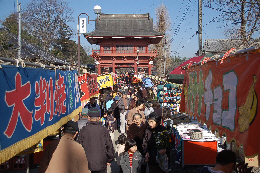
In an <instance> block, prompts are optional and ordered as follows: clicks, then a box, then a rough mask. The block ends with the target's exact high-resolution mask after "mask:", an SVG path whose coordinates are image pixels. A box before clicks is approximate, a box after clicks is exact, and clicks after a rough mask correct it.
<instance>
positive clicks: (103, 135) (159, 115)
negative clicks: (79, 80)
mask: <svg viewBox="0 0 260 173" xmlns="http://www.w3.org/2000/svg"><path fill="white" fill-rule="evenodd" d="M147 91H153V88H150V89H146V88H144V87H133V86H131V85H129V84H127V85H123V86H121V87H115V88H114V90H112V89H110V90H109V89H107V90H106V91H102V93H101V94H100V96H99V98H98V99H97V98H95V97H92V98H91V99H90V101H89V103H87V104H86V105H85V106H84V108H83V109H82V112H81V114H80V119H79V120H78V121H77V122H74V121H69V122H68V123H67V124H66V125H65V126H64V129H63V136H62V137H61V139H58V140H56V141H53V142H51V143H50V144H49V145H48V146H47V147H46V149H45V151H44V155H43V157H42V161H41V164H40V168H39V171H40V173H41V172H55V173H57V172H62V173H70V172H73V173H77V172H79V173H81V172H92V173H106V172H107V166H110V165H111V162H112V161H114V160H116V163H117V164H118V166H119V167H120V172H123V173H146V172H150V173H153V172H154V173H160V172H161V173H163V172H169V171H170V166H169V165H168V166H169V167H167V170H165V169H163V168H162V167H161V165H160V164H159V162H158V156H159V155H166V156H167V158H168V159H170V151H171V150H172V148H173V147H165V148H160V149H158V148H157V145H156V139H155V135H154V134H156V133H158V132H163V131H165V130H167V127H168V129H169V127H170V126H169V124H168V122H170V121H169V120H170V119H171V114H170V113H169V111H168V112H167V110H163V109H162V107H161V105H160V103H159V102H158V101H156V100H154V98H155V95H154V94H153V92H147ZM115 130H117V131H118V132H119V133H120V135H119V137H118V139H117V141H116V143H117V145H116V147H115V148H114V147H113V142H112V139H111V134H112V133H113V132H114V131H115ZM172 145H174V140H173V141H172ZM232 159H234V158H233V157H232ZM232 161H233V160H232ZM217 163H219V164H222V162H221V163H220V162H217ZM232 163H233V162H232ZM232 166H233V165H232ZM147 168H148V169H147ZM217 168H219V167H216V168H215V167H214V168H212V169H211V168H205V169H203V170H202V171H203V172H214V171H215V172H216V171H219V170H217ZM225 168H226V167H225ZM226 170H228V171H227V172H226V171H222V172H226V173H229V170H230V168H229V167H228V168H226Z"/></svg>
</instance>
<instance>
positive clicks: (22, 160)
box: [12, 155, 27, 170]
mask: <svg viewBox="0 0 260 173" xmlns="http://www.w3.org/2000/svg"><path fill="white" fill-rule="evenodd" d="M12 162H13V164H12V169H13V170H23V169H26V168H27V162H26V156H25V155H23V156H15V157H14V158H13V161H12Z"/></svg>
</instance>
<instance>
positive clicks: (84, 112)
mask: <svg viewBox="0 0 260 173" xmlns="http://www.w3.org/2000/svg"><path fill="white" fill-rule="evenodd" d="M81 115H82V117H81V118H80V119H79V120H78V121H77V122H78V127H79V130H81V129H82V127H84V126H85V125H86V124H87V123H88V108H82V112H81Z"/></svg>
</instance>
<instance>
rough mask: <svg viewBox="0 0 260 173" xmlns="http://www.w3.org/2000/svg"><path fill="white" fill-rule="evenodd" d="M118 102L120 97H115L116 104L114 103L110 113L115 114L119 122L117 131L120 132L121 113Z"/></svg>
mask: <svg viewBox="0 0 260 173" xmlns="http://www.w3.org/2000/svg"><path fill="white" fill-rule="evenodd" d="M118 100H119V97H118V96H115V98H114V102H113V103H112V105H111V107H110V108H109V111H111V112H114V117H115V118H116V121H117V130H118V131H120V112H119V107H118Z"/></svg>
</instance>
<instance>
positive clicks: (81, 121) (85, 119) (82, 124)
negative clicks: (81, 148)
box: [78, 118, 89, 130]
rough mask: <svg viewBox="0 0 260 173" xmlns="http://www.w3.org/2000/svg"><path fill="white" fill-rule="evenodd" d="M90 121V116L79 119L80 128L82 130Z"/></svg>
mask: <svg viewBox="0 0 260 173" xmlns="http://www.w3.org/2000/svg"><path fill="white" fill-rule="evenodd" d="M88 121H89V120H88V118H81V119H80V120H78V127H79V130H81V129H82V128H83V127H84V126H86V125H87V123H88Z"/></svg>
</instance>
